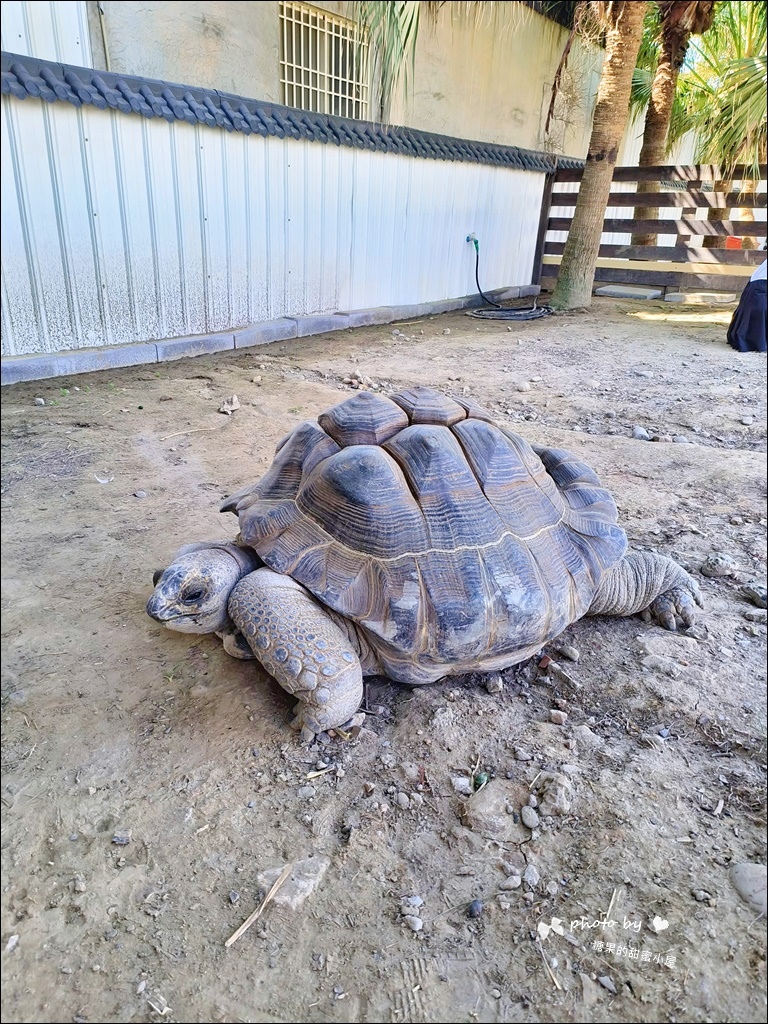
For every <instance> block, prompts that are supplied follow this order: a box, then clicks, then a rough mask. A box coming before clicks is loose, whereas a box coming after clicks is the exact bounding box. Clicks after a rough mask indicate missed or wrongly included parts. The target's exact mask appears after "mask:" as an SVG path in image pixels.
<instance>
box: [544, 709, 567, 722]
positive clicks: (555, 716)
mask: <svg viewBox="0 0 768 1024" xmlns="http://www.w3.org/2000/svg"><path fill="white" fill-rule="evenodd" d="M549 720H550V722H554V724H555V725H565V723H566V721H567V720H568V712H567V711H557V710H555V711H550V712H549Z"/></svg>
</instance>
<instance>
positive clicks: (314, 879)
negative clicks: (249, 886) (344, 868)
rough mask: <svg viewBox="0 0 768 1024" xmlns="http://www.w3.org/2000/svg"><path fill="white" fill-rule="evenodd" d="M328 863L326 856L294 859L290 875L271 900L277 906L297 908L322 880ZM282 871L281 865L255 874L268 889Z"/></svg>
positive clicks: (328, 865)
mask: <svg viewBox="0 0 768 1024" xmlns="http://www.w3.org/2000/svg"><path fill="white" fill-rule="evenodd" d="M330 864H331V862H330V860H329V858H328V857H309V858H307V860H299V861H296V863H295V864H294V865H293V867H292V869H291V873H290V875H289V876H288V878H287V879H286V881H285V882H284V883H283V884H282V885H281V886H280V888H279V889H278V890H277V892H276V893H275V895H274V896H273V897H272V902H273V903H275V904H277V905H278V906H283V907H290V909H291V910H298V908H299V907H300V906H301V904H302V903H303V902H304V900H305V899H306V898H307V897H308V896H310V895H311V894H312V893H313V892H314V890H315V889H316V888H317V886H318V885H319V884H320V882H321V881H322V880H323V876H324V875H325V873H326V871H327V870H328V868H329V867H330ZM282 871H283V867H279V868H269V869H268V870H266V871H261V872H259V874H258V875H257V881H258V883H259V885H260V886H261V887H262V888H263V889H266V890H267V891H269V890H270V889H271V888H272V886H273V885H274V884H275V882H276V881H277V879H278V878H279V877H280V875H281V874H282Z"/></svg>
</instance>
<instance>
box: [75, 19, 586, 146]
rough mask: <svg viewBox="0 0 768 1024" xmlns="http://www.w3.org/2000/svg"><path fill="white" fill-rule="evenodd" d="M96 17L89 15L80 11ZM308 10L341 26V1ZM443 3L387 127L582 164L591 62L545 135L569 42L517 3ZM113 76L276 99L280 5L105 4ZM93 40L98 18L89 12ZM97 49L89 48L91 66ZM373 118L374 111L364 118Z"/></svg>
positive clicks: (578, 61)
mask: <svg viewBox="0 0 768 1024" xmlns="http://www.w3.org/2000/svg"><path fill="white" fill-rule="evenodd" d="M88 6H89V7H90V8H93V9H95V8H96V4H95V3H93V4H88ZM314 6H316V7H321V8H323V9H325V10H328V11H331V12H333V13H336V14H341V15H349V13H350V7H351V5H350V4H349V3H346V2H337V3H333V2H327V3H317V4H315V5H314ZM461 6H462V5H459V4H447V5H446V6H445V8H444V10H443V11H441V13H440V15H439V17H438V19H437V21H436V22H435V21H433V20H432V19H430V18H428V17H427V16H423V17H422V24H421V30H420V33H419V41H418V47H417V53H416V64H415V78H414V82H413V89H412V90H411V91H410V93H409V95H408V96H407V97H404V96H403V95H402V94H401V95H400V96H399V97H397V98H396V101H395V103H394V104H393V107H392V110H391V113H390V118H389V120H390V121H391V122H392V123H394V124H403V125H407V126H408V127H413V128H421V129H423V130H425V131H432V132H440V133H442V134H446V135H454V136H458V137H461V138H468V139H477V140H481V141H485V142H497V143H501V144H505V145H514V146H521V147H523V148H528V149H547V150H551V151H553V152H560V153H567V154H569V155H571V156H583V155H584V154H585V153H586V148H587V142H588V139H589V122H590V118H591V110H592V105H593V103H594V97H595V93H596V90H597V83H598V76H599V68H600V60H601V58H600V55H599V53H598V52H597V51H595V50H594V49H592V48H589V47H587V46H586V45H584V44H583V43H582V42H581V40H579V39H577V40H576V41H575V43H574V47H573V50H572V53H571V57H570V59H569V67H568V71H567V73H566V76H565V80H564V88H563V93H562V96H561V98H560V101H559V103H558V108H557V117H556V119H555V121H554V124H553V131H552V132H551V133H550V136H549V137H545V135H544V132H543V124H544V119H545V116H546V111H547V107H548V105H549V96H550V88H551V83H552V80H553V78H554V74H555V70H556V68H557V64H558V61H559V59H560V54H561V53H562V50H563V47H564V45H565V41H566V39H567V37H568V33H567V31H566V30H565V29H563V28H562V27H561V26H559V25H556V24H555V23H554V22H551V21H549V20H548V19H546V18H543V17H541V16H540V15H538V14H536V13H534V12H533V11H531V10H530V9H529V8H527V7H525V5H523V4H520V3H506V4H503V5H502V4H497V5H495V8H496V9H497V11H500V13H497V14H496V15H495V16H493V17H488V18H486V19H481V20H480V21H479V22H475V21H473V20H471V19H467V18H466V17H461V16H457V14H456V10H457V9H459V8H460V7H461ZM102 8H103V11H104V18H103V25H104V35H105V39H106V51H107V54H108V59H109V65H110V69H111V70H112V71H116V72H124V73H125V74H134V75H144V76H146V77H149V78H160V79H164V80H166V81H171V82H181V83H184V84H189V85H199V86H204V87H207V88H212V89H222V90H224V91H227V92H234V93H238V94H240V95H242V96H252V97H254V98H256V99H263V100H274V101H279V100H280V82H279V63H278V28H279V20H278V4H277V3H276V2H265V0H259V2H256V3H222V2H219V3H217V2H211V0H207V2H206V0H188V2H187V0H185V2H179V0H165V2H163V0H156V2H147V0H142V2H131V0H127V2H126V0H119V2H110V0H105V2H104V3H102ZM91 26H92V34H95V30H96V29H97V27H98V18H96V17H94V16H93V12H91ZM101 49H102V47H101V40H100V38H94V40H93V51H94V63H95V65H96V66H99V61H100V59H101V60H103V57H101V56H100V51H101ZM371 114H372V117H375V116H377V114H378V111H377V110H373V111H372V112H371Z"/></svg>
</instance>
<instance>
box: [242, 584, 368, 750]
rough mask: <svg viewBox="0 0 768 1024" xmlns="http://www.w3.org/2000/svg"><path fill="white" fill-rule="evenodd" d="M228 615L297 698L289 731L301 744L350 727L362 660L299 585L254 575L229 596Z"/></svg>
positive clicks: (359, 691) (359, 689)
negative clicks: (297, 734)
mask: <svg viewBox="0 0 768 1024" xmlns="http://www.w3.org/2000/svg"><path fill="white" fill-rule="evenodd" d="M229 615H230V618H231V619H232V621H233V622H234V623H235V625H236V626H237V628H238V629H239V630H240V632H241V633H242V635H243V636H244V637H245V638H246V640H247V641H248V644H249V646H250V648H251V650H252V651H253V653H254V654H255V655H256V657H257V658H258V660H259V661H260V662H261V664H262V665H263V666H264V668H265V669H266V670H267V672H269V674H270V675H271V676H273V677H274V678H275V679H276V680H277V681H278V683H279V684H280V685H281V686H282V688H283V689H284V690H287V691H288V693H290V694H293V696H295V697H298V698H299V705H298V706H297V709H296V710H297V715H296V720H295V721H294V723H293V725H294V726H295V727H296V728H298V729H301V738H302V741H303V742H309V741H311V740H312V739H313V738H314V736H315V735H316V734H317V733H319V732H323V731H325V730H327V729H335V728H338V727H340V726H342V725H344V724H345V723H346V722H348V721H349V719H350V718H351V717H352V715H354V713H355V712H356V711H357V709H358V707H359V705H360V701H361V700H362V697H363V672H362V668H361V665H360V659H359V658H358V656H357V654H356V653H355V651H354V650H353V649H352V645H351V644H350V640H349V637H348V636H347V635H346V634H345V633H344V632H343V630H342V629H341V628H340V627H339V626H338V625H337V624H336V623H335V622H334V621H333V620H332V618H331V616H330V615H329V614H328V612H327V611H326V610H325V609H324V608H323V607H322V606H321V605H320V604H318V602H317V601H315V599H314V598H313V597H312V596H311V594H310V593H309V592H308V591H307V590H305V589H304V587H302V586H301V584H299V583H296V581H295V580H293V579H291V577H290V576H282V575H280V573H276V572H273V571H272V570H271V569H257V570H256V572H252V573H250V574H249V575H248V576H245V577H243V579H242V580H240V582H239V583H238V584H237V586H236V587H235V588H234V590H233V591H232V593H231V595H230V597H229Z"/></svg>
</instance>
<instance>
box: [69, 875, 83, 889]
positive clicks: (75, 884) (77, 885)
mask: <svg viewBox="0 0 768 1024" xmlns="http://www.w3.org/2000/svg"><path fill="white" fill-rule="evenodd" d="M72 888H73V889H74V890H75V892H85V890H86V885H85V879H84V878H83V876H82V875H75V877H74V879H73V881H72Z"/></svg>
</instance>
